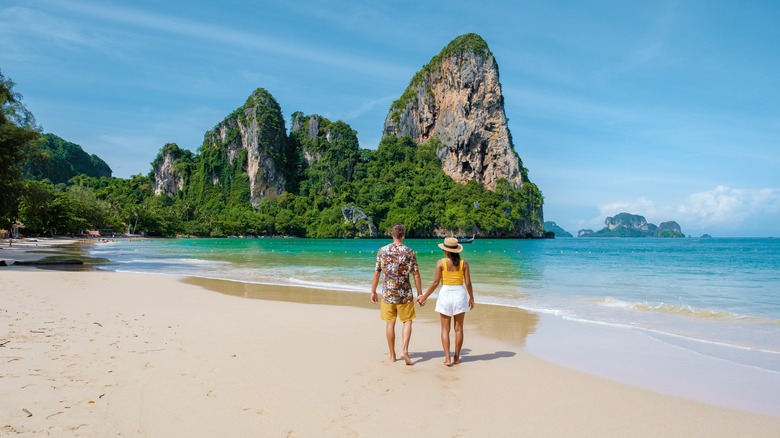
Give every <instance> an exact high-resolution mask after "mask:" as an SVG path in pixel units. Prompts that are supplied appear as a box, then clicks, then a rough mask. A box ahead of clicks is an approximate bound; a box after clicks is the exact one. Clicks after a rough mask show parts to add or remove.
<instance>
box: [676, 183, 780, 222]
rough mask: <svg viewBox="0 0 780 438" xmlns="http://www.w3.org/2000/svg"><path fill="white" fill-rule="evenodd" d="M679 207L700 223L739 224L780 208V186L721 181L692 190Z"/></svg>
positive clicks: (685, 215)
mask: <svg viewBox="0 0 780 438" xmlns="http://www.w3.org/2000/svg"><path fill="white" fill-rule="evenodd" d="M677 211H678V212H679V213H680V214H682V215H683V216H684V217H686V218H688V220H690V221H692V222H693V223H695V224H697V225H700V226H738V225H740V224H743V223H745V222H746V221H747V220H749V219H751V218H753V217H755V216H757V215H766V214H775V213H778V212H780V189H776V188H761V189H735V188H730V187H727V186H723V185H720V186H718V187H716V188H714V189H712V190H709V191H705V192H699V193H694V194H692V195H691V196H690V197H689V198H688V201H687V202H686V203H685V204H682V205H680V207H679V208H678V210H677Z"/></svg>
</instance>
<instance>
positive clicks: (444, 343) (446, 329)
mask: <svg viewBox="0 0 780 438" xmlns="http://www.w3.org/2000/svg"><path fill="white" fill-rule="evenodd" d="M439 316H440V317H441V319H440V320H441V347H442V348H443V349H444V365H447V366H450V365H452V362H451V361H450V320H451V319H452V318H451V317H449V316H447V315H442V314H441V313H440V314H439Z"/></svg>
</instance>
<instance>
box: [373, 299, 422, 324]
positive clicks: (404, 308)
mask: <svg viewBox="0 0 780 438" xmlns="http://www.w3.org/2000/svg"><path fill="white" fill-rule="evenodd" d="M396 316H398V319H400V320H401V322H406V321H411V320H413V319H414V317H415V316H417V315H416V314H415V313H414V300H411V301H409V302H408V303H406V304H389V303H386V302H385V301H384V300H380V301H379V317H380V318H382V320H384V321H395V317H396Z"/></svg>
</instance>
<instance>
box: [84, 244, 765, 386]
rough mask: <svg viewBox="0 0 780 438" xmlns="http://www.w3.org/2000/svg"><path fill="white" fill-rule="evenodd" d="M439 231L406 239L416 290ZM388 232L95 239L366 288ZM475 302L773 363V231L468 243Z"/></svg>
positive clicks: (116, 249)
mask: <svg viewBox="0 0 780 438" xmlns="http://www.w3.org/2000/svg"><path fill="white" fill-rule="evenodd" d="M438 242H439V240H418V239H407V240H406V243H407V244H408V245H409V246H410V247H412V248H413V249H415V250H416V251H417V253H418V261H419V263H420V267H421V270H422V276H423V287H424V288H425V287H427V285H428V283H429V282H430V281H431V279H432V278H433V266H434V264H435V261H436V259H438V258H440V257H441V251H440V250H439V249H438V248H437V247H436V243H438ZM386 243H389V241H387V240H357V239H350V240H336V239H334V240H320V239H317V240H314V239H170V240H166V239H159V240H155V239H150V240H119V241H116V242H111V243H107V244H96V245H94V248H93V250H92V252H93V254H94V255H95V256H99V257H106V258H108V259H110V260H112V261H113V263H111V264H109V265H108V266H106V269H110V270H116V271H123V272H145V273H164V274H174V275H192V276H200V277H208V278H221V279H228V280H235V281H243V282H254V283H267V284H287V285H296V286H307V287H322V288H327V289H335V290H339V291H341V293H358V292H359V293H368V292H369V288H370V284H371V275H372V272H373V268H374V257H375V256H376V250H377V248H379V247H380V246H382V245H384V244H386ZM463 255H464V257H465V258H466V259H467V260H468V261H469V263H470V265H471V271H472V279H473V282H474V289H475V295H476V299H477V302H478V303H492V304H499V305H506V306H515V307H520V308H523V309H526V310H529V311H532V312H537V313H543V314H549V315H553V316H555V317H559V318H563V319H567V320H572V321H578V322H582V323H591V324H604V325H610V326H614V327H625V328H630V329H632V330H640V331H642V332H643V333H645V334H647V335H649V336H652V337H655V338H657V339H662V340H663V341H664V342H667V343H669V344H672V345H674V346H676V347H680V348H683V349H686V350H690V351H695V352H697V353H701V354H703V355H707V356H712V357H715V358H718V359H724V360H727V361H731V362H735V363H739V364H744V365H750V366H755V367H758V368H761V369H765V370H769V371H774V372H780V239H717V238H713V239H696V238H688V239H619V238H613V239H603V238H602V239H598V238H590V239H588V238H570V239H554V240H479V239H477V240H475V241H474V242H473V243H471V244H467V245H465V251H464V253H463Z"/></svg>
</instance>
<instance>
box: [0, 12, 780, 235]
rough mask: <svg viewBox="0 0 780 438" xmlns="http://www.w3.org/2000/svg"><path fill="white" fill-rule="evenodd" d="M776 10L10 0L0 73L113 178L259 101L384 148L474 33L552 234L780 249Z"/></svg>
mask: <svg viewBox="0 0 780 438" xmlns="http://www.w3.org/2000/svg"><path fill="white" fill-rule="evenodd" d="M779 19H780V2H775V1H749V2H733V1H720V0H713V1H648V2H626V1H617V0H615V1H588V2H579V1H557V2H554V1H553V2H539V1H514V2H501V1H485V0H482V1H479V2H477V1H461V0H447V1H427V2H426V1H418V0H408V1H407V0H398V1H381V0H374V1H352V2H332V1H327V2H326V1H312V0H299V1H288V0H283V1H282V0H280V1H276V0H271V1H238V0H223V1H220V2H206V1H197V0H191V1H178V0H171V1H167V2H158V1H149V0H138V1H113V0H83V1H82V0H79V1H74V0H40V1H38V0H0V69H2V72H3V74H4V75H5V76H6V77H8V78H11V79H12V80H13V81H14V82H15V83H16V87H15V90H16V91H17V92H20V93H21V94H22V95H23V97H24V100H23V102H24V103H25V104H26V105H27V107H28V108H29V109H30V110H31V111H32V112H33V113H34V114H35V116H36V118H37V120H38V122H39V123H40V124H41V125H42V126H43V128H44V131H45V132H51V133H54V134H56V135H58V136H60V137H62V138H64V139H66V140H68V141H71V142H74V143H77V144H79V145H81V146H82V147H83V148H84V149H85V150H86V151H87V152H89V153H94V154H97V155H98V156H100V157H101V158H103V159H104V160H106V161H107V162H108V164H109V165H110V166H111V168H112V169H113V170H114V175H115V176H118V177H123V178H124V177H128V176H130V175H134V174H139V173H141V174H147V173H148V172H149V171H150V163H151V161H152V160H153V159H154V157H155V155H156V154H157V152H158V151H159V150H160V148H161V147H162V146H163V145H164V144H165V143H168V142H175V143H177V144H178V145H179V146H181V147H184V148H188V149H191V150H193V151H195V150H197V148H198V147H199V146H200V144H201V142H202V140H203V134H204V133H205V132H206V131H207V130H209V129H211V128H212V127H214V125H216V124H217V123H219V122H220V121H221V120H222V119H223V118H224V117H225V116H227V115H228V114H229V113H230V112H232V111H233V110H234V109H236V108H237V107H239V106H241V105H242V104H243V103H244V101H245V100H246V98H247V97H248V96H249V95H250V94H251V92H252V91H253V90H254V89H255V88H258V87H262V88H265V89H267V90H268V91H270V92H271V94H273V95H274V97H275V98H276V99H277V101H278V102H279V104H280V105H281V107H282V111H283V113H284V116H285V119H286V120H287V125H288V129H289V123H290V121H289V120H290V115H291V114H292V113H293V112H294V111H303V112H304V113H306V114H314V113H316V114H321V115H323V116H325V117H327V118H329V119H331V120H334V121H335V120H343V121H345V122H347V123H349V124H350V125H351V126H352V127H353V129H355V130H356V131H357V132H358V138H359V140H360V144H361V146H362V147H365V148H372V149H374V148H376V145H377V144H378V142H379V139H380V137H381V133H382V124H383V121H384V118H385V116H386V115H387V111H388V108H389V106H390V104H391V103H392V101H393V100H394V99H396V98H397V97H398V96H400V94H401V93H402V92H403V90H404V89H405V88H406V86H407V85H408V83H409V80H410V79H411V77H412V75H413V74H414V73H415V72H416V71H417V70H419V69H420V68H421V67H422V66H423V65H425V64H426V63H427V62H428V61H429V60H430V58H431V57H433V56H434V55H435V54H437V53H438V52H439V51H440V50H441V49H442V48H443V47H444V46H445V45H446V44H447V43H448V42H449V41H451V40H452V39H454V38H455V37H457V36H458V35H461V34H464V33H468V32H475V33H478V34H480V35H481V36H482V37H483V38H484V39H485V40H486V41H487V43H488V45H489V46H490V48H491V50H492V51H493V54H494V55H495V57H496V60H497V62H498V64H499V68H500V73H501V83H502V86H503V93H504V98H505V103H506V112H507V116H508V117H509V128H510V130H511V132H512V136H513V139H514V142H515V149H516V150H517V152H518V154H519V155H520V157H521V159H522V160H523V163H524V165H525V167H527V168H528V169H529V174H530V178H531V180H532V181H533V182H535V183H536V184H537V185H538V186H539V187H540V189H541V190H542V193H543V194H544V196H545V207H544V213H545V219H546V220H552V221H555V222H557V223H558V224H559V225H560V226H562V227H564V228H565V229H567V230H568V231H570V232H572V233H574V234H576V232H577V231H578V230H579V229H582V228H591V229H594V230H597V229H600V228H601V227H603V226H604V225H603V221H604V218H605V217H606V216H612V215H615V214H617V213H620V212H629V213H634V214H641V215H643V216H645V217H646V218H647V220H648V221H649V222H652V223H655V224H659V223H661V222H665V221H670V220H674V221H677V222H678V223H679V224H680V225H681V227H682V230H683V232H685V233H686V234H690V235H693V236H699V235H701V234H703V233H709V234H711V235H713V236H734V237H737V236H759V237H764V236H777V237H780V45H778V41H780V26H778V25H777V22H778V20H779Z"/></svg>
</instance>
